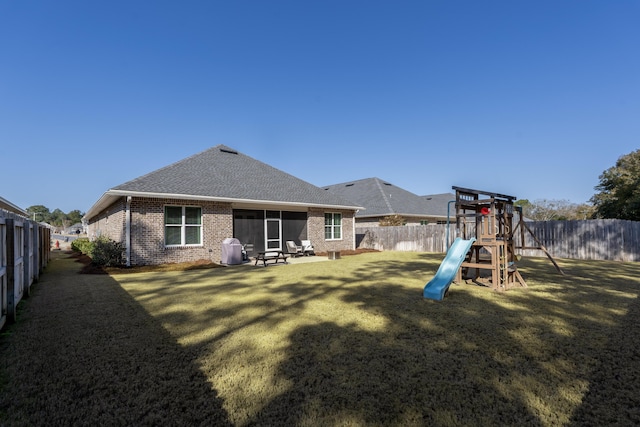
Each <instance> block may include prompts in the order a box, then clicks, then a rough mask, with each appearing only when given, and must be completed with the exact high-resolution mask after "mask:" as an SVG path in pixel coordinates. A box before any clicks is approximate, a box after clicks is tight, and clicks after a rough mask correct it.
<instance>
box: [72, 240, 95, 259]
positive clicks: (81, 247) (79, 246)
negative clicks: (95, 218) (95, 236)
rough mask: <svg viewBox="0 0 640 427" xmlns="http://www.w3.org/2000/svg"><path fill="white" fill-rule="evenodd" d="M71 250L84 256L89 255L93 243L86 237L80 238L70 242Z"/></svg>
mask: <svg viewBox="0 0 640 427" xmlns="http://www.w3.org/2000/svg"><path fill="white" fill-rule="evenodd" d="M71 249H72V250H74V251H76V252H81V253H83V254H85V255H89V254H90V253H91V250H92V249H93V242H91V241H90V240H89V239H87V238H86V237H81V238H79V239H75V240H74V241H73V242H71Z"/></svg>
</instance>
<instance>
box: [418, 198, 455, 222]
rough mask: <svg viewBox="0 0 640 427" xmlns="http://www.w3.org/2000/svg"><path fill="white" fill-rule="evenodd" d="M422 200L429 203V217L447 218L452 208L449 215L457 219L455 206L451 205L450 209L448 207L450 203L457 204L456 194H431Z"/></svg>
mask: <svg viewBox="0 0 640 427" xmlns="http://www.w3.org/2000/svg"><path fill="white" fill-rule="evenodd" d="M422 198H423V199H424V200H425V201H426V203H427V210H426V213H427V215H430V216H442V217H445V218H446V216H447V210H448V209H449V208H450V209H449V212H448V213H449V214H450V215H453V217H454V219H455V215H456V210H455V209H456V207H455V205H453V204H451V206H450V207H449V206H448V204H449V202H451V201H453V202H455V200H456V195H455V194H453V193H440V194H429V195H426V196H422Z"/></svg>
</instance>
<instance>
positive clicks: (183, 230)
mask: <svg viewBox="0 0 640 427" xmlns="http://www.w3.org/2000/svg"><path fill="white" fill-rule="evenodd" d="M167 207H173V208H181V209H182V223H181V224H180V244H178V245H167ZM186 208H197V209H200V224H187V223H186V222H185V221H186ZM162 210H163V218H164V221H163V222H164V224H163V226H162V230H163V234H164V239H163V240H164V247H165V248H184V247H189V248H197V247H202V246H204V241H203V240H204V218H203V216H204V212H203V209H202V206H198V205H172V204H169V203H167V204H165V205H164V207H163V209H162ZM169 225H170V226H175V227H177V225H176V224H169ZM196 225H197V226H198V227H200V243H185V242H186V240H187V235H186V231H187V227H188V226H191V227H195V226H196Z"/></svg>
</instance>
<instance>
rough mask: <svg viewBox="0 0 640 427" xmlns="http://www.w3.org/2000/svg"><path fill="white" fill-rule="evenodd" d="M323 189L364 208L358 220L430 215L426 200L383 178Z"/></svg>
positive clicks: (357, 215) (329, 186)
mask: <svg viewBox="0 0 640 427" xmlns="http://www.w3.org/2000/svg"><path fill="white" fill-rule="evenodd" d="M323 188H324V189H325V190H326V191H327V192H329V193H333V194H335V195H338V196H341V197H343V198H345V199H347V200H350V201H351V202H352V203H356V204H358V205H361V206H364V207H365V209H366V210H365V211H364V212H358V214H356V217H378V216H388V215H402V216H428V215H429V214H428V213H427V209H428V206H427V200H426V199H424V198H423V197H421V196H418V195H417V194H414V193H411V192H410V191H407V190H404V189H402V188H400V187H397V186H395V185H393V184H391V183H390V182H388V181H383V180H381V179H380V178H366V179H361V180H357V181H349V182H343V183H341V184H334V185H328V186H324V187H323Z"/></svg>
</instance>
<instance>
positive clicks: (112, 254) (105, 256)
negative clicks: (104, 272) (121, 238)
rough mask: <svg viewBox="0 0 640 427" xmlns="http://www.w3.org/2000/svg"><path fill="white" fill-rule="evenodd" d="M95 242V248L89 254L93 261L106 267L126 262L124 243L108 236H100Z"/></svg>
mask: <svg viewBox="0 0 640 427" xmlns="http://www.w3.org/2000/svg"><path fill="white" fill-rule="evenodd" d="M92 243H93V250H92V251H91V253H90V254H89V256H90V257H91V261H92V262H93V264H96V265H103V266H106V267H115V266H121V265H123V264H124V262H123V260H124V245H123V244H122V243H120V242H116V241H114V240H111V239H109V238H108V237H104V236H101V237H98V238H97V239H96V240H95V241H93V242H92Z"/></svg>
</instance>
